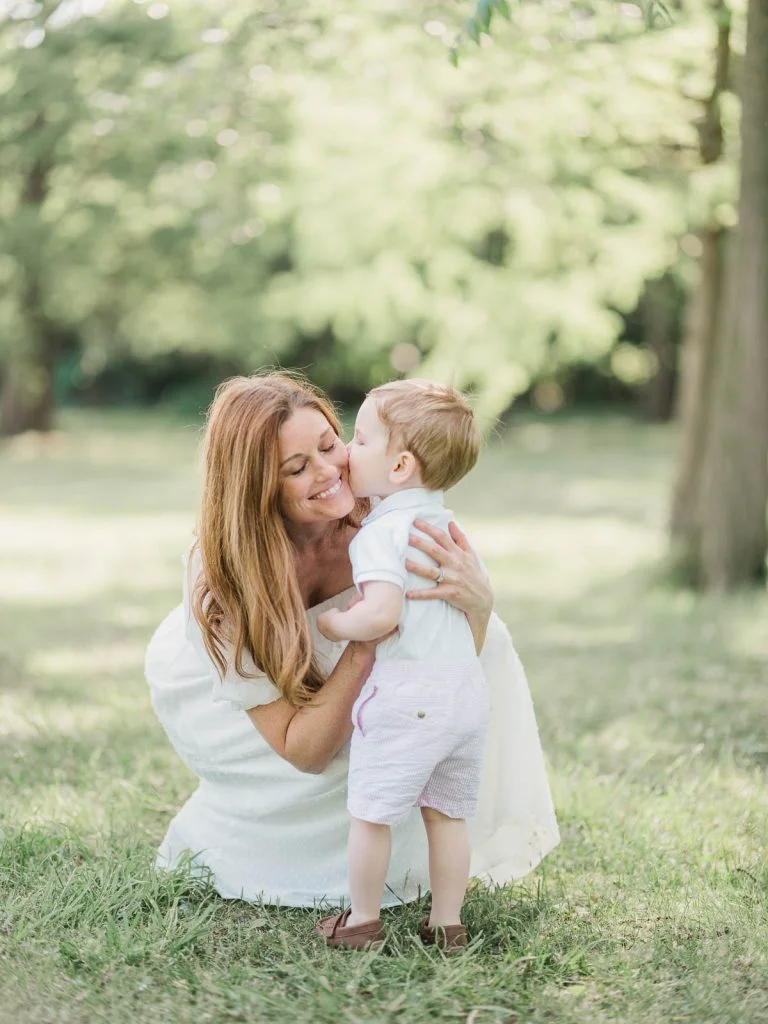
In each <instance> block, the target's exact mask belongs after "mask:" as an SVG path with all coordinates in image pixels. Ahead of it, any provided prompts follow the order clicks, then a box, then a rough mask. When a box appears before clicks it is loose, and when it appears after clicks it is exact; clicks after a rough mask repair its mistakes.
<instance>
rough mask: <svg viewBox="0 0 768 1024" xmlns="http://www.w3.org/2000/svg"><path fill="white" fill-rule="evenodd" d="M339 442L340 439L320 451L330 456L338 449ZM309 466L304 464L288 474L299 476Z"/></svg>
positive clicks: (334, 440)
mask: <svg viewBox="0 0 768 1024" xmlns="http://www.w3.org/2000/svg"><path fill="white" fill-rule="evenodd" d="M338 441H339V439H338V437H336V438H334V439H333V441H331V443H330V444H329V445H328V447H327V448H321V449H320V451H321V452H322V453H323V455H328V454H329V453H330V452H332V451H333V449H334V448H335V447H336V445H337V444H338ZM307 465H308V463H306V462H303V463H302V464H301V465H300V466H299V468H298V469H292V470H291V472H290V473H289V474H288V476H299V474H300V473H303V472H304V470H305V469H306V468H307Z"/></svg>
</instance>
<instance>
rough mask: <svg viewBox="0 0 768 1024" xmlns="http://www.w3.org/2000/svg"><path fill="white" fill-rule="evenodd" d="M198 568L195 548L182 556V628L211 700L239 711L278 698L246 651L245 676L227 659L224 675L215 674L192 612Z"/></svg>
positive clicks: (216, 670) (270, 681)
mask: <svg viewBox="0 0 768 1024" xmlns="http://www.w3.org/2000/svg"><path fill="white" fill-rule="evenodd" d="M200 569H201V565H200V553H199V551H198V550H197V548H196V547H195V548H193V549H192V550H191V552H188V553H187V555H185V557H184V629H185V633H186V637H187V640H189V642H190V644H191V645H192V647H194V649H195V652H196V654H197V655H198V657H199V658H200V660H201V661H202V662H203V664H204V665H205V666H206V667H207V668H208V670H209V672H210V674H211V683H212V693H211V699H212V700H214V701H227V702H228V703H229V704H233V705H234V706H235V707H237V708H240V709H241V710H242V711H248V710H249V709H250V708H255V707H259V706H260V705H261V704H271V703H272V702H273V701H276V700H279V699H280V696H281V694H280V691H279V690H278V689H277V687H276V686H275V685H274V683H273V682H272V680H271V679H269V678H268V676H267V675H266V673H265V672H262V671H261V669H259V668H258V667H257V666H256V664H255V663H254V661H253V658H251V657H250V655H248V654H247V653H246V654H244V655H243V668H244V670H245V672H246V673H247V675H240V673H238V672H236V671H235V667H234V665H233V664H232V661H231V660H230V661H229V664H228V666H227V671H226V672H225V674H224V678H223V679H222V678H221V676H220V675H219V670H218V668H217V666H216V663H215V662H214V661H213V659H212V658H211V656H210V654H209V653H208V649H207V648H206V646H205V642H204V641H203V634H202V632H201V630H200V625H199V623H198V621H197V619H196V618H195V616H194V615H193V614H192V602H191V598H190V595H191V590H192V587H191V581H192V580H194V579H197V576H198V575H199V573H200Z"/></svg>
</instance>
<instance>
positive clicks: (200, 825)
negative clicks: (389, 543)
mask: <svg viewBox="0 0 768 1024" xmlns="http://www.w3.org/2000/svg"><path fill="white" fill-rule="evenodd" d="M353 593H354V588H350V589H349V590H347V591H345V592H343V593H342V594H338V595H337V596H336V597H333V598H331V599H330V600H328V601H324V602H323V603H322V604H319V605H316V606H315V607H313V608H310V609H309V611H308V612H307V617H308V621H309V625H310V630H311V633H312V638H313V642H314V645H315V651H316V653H317V655H318V660H319V662H320V664H321V665H322V667H323V668H324V669H325V670H326V671H329V670H330V669H331V668H332V666H333V665H334V664H335V663H336V661H337V660H338V658H339V657H340V655H341V651H342V650H343V647H344V645H343V644H334V643H331V642H330V641H328V640H326V639H325V638H324V637H323V636H322V634H321V633H320V632H319V631H318V630H317V628H316V625H315V623H316V620H317V616H318V614H319V613H320V612H321V611H322V610H323V609H325V608H331V607H334V606H336V607H346V606H347V604H348V603H349V601H350V599H351V597H352V595H353ZM192 621H194V620H192ZM188 632H189V630H188V609H187V610H186V611H185V607H184V604H181V605H179V606H178V607H177V608H175V609H174V610H173V611H172V612H171V613H170V614H169V615H168V616H167V617H166V618H165V619H164V620H163V622H162V623H161V624H160V626H159V627H158V629H157V630H156V632H155V634H154V636H153V637H152V639H151V641H150V643H149V647H148V649H147V656H146V664H145V669H146V676H147V681H148V682H149V686H150V692H151V696H152V704H153V706H154V709H155V712H156V714H157V716H158V718H159V720H160V722H161V724H162V726H163V728H164V729H165V731H166V733H167V734H168V738H169V739H170V741H171V743H172V744H173V746H174V748H175V750H176V752H177V753H178V754H179V756H180V757H181V759H182V760H183V761H184V763H185V764H186V765H187V767H188V768H190V769H191V771H193V772H194V773H195V775H197V777H198V779H199V783H198V786H197V788H196V789H195V791H194V793H193V794H192V796H191V797H190V798H189V799H188V800H187V802H186V803H185V804H184V806H183V807H182V808H181V810H180V811H179V812H178V814H177V815H176V817H175V818H174V819H173V821H172V822H171V823H170V826H169V827H168V831H167V833H166V836H165V839H164V840H163V843H162V845H161V847H160V850H159V852H158V865H159V866H160V867H172V866H174V865H176V864H178V863H179V862H180V861H182V860H183V859H184V858H186V857H189V856H191V857H192V858H193V861H192V863H193V865H197V866H198V868H199V869H201V870H202V871H205V872H206V873H208V872H210V877H211V879H212V881H213V884H214V886H215V888H216V890H217V891H218V892H219V893H220V895H222V896H224V897H227V898H237V899H244V900H249V901H254V902H256V901H262V902H265V903H279V904H282V905H283V906H300V907H303V906H310V907H311V906H316V905H318V904H320V903H321V902H328V903H332V904H337V903H339V902H341V901H342V900H344V901H347V902H348V900H349V892H348V888H347V871H346V841H347V830H348V827H349V816H348V814H347V809H346V803H347V792H346V790H347V761H348V746H347V747H346V748H345V749H343V750H342V751H340V752H339V754H338V755H337V756H336V757H335V758H334V760H333V762H332V763H331V764H330V766H329V767H328V768H327V769H326V771H324V772H323V773H322V774H320V775H308V774H303V773H302V772H300V771H298V770H297V769H296V768H294V767H293V766H292V765H291V764H289V762H288V761H286V760H284V759H283V758H281V757H280V756H279V755H278V754H276V753H275V752H274V751H273V750H272V748H271V747H270V746H269V745H268V743H267V742H266V740H264V739H263V738H262V736H261V734H260V733H259V732H258V731H257V729H256V728H255V727H254V725H253V724H252V723H251V720H250V719H249V717H248V715H246V714H245V712H244V710H242V708H243V707H246V706H252V705H254V704H261V703H265V702H266V701H267V700H268V699H276V698H277V697H278V696H279V694H278V693H277V691H276V690H274V688H273V687H272V684H271V683H270V682H269V680H267V679H266V678H262V679H257V680H253V681H248V680H240V681H239V686H238V681H234V683H233V681H232V680H231V679H225V680H224V684H222V683H220V682H219V681H218V678H217V677H216V676H215V674H214V672H213V669H212V666H211V663H210V661H207V662H206V660H204V656H203V654H202V653H201V649H200V645H199V644H198V643H193V640H192V639H190V637H189V636H188V635H187V634H188ZM481 662H482V665H483V668H484V671H485V672H486V675H487V678H488V682H489V686H490V690H491V700H492V706H493V712H492V721H491V726H490V730H489V738H488V745H487V748H486V752H485V766H484V770H483V782H482V786H481V791H480V802H479V808H478V814H477V816H476V818H475V819H474V820H473V821H472V823H471V828H472V835H473V859H472V871H473V874H474V875H477V876H479V877H480V878H481V879H483V880H484V881H485V882H487V883H488V884H496V883H498V884H502V883H504V882H507V881H509V880H511V879H516V878H521V877H522V876H523V875H525V874H527V873H528V872H529V871H531V870H532V869H533V868H534V867H535V866H536V865H537V864H538V863H539V861H540V860H541V859H542V857H544V856H545V854H546V853H548V852H549V851H550V850H551V849H552V848H553V847H554V846H556V845H557V843H558V841H559V834H558V829H557V822H556V819H555V814H554V810H553V807H552V800H551V796H550V792H549V785H548V782H547V775H546V770H545V766H544V759H543V755H542V750H541V745H540V743H539V736H538V731H537V728H536V719H535V717H534V712H533V705H532V703H531V697H530V693H529V691H528V684H527V682H526V678H525V673H524V672H523V668H522V665H521V664H520V660H519V659H518V657H517V654H516V653H515V650H514V647H513V646H512V641H511V639H510V636H509V634H508V632H507V630H506V627H505V626H504V624H503V623H502V622H501V620H500V619H499V618H498V617H497V616H496V615H494V616H492V618H491V622H490V625H489V628H488V635H487V638H486V642H485V646H484V648H483V651H482V655H481ZM265 687H266V688H268V690H272V691H273V692H272V694H271V695H269V696H268V695H267V693H268V690H265ZM249 691H250V692H251V693H252V694H253V696H252V697H249V696H248V693H249ZM238 693H242V699H241V700H240V707H238V706H237V703H236V702H237V700H238ZM214 694H215V697H214V696H213V695H214ZM428 888H429V881H428V870H427V846H426V838H425V835H424V828H423V825H422V822H421V816H420V814H419V812H418V810H416V809H414V811H413V812H412V813H411V815H410V817H409V818H408V820H407V821H406V822H405V823H403V824H402V825H399V826H396V827H395V828H393V830H392V859H391V863H390V869H389V876H388V879H387V890H386V892H385V899H384V903H385V905H394V904H397V903H399V902H401V901H408V900H412V899H415V898H417V897H418V896H419V894H420V893H421V892H424V891H425V890H427V889H428Z"/></svg>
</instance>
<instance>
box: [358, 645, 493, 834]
mask: <svg viewBox="0 0 768 1024" xmlns="http://www.w3.org/2000/svg"><path fill="white" fill-rule="evenodd" d="M489 718H490V699H489V695H488V687H487V684H486V681H485V676H484V674H483V670H482V668H481V667H480V662H479V661H475V662H467V663H463V664H462V663H460V664H441V665H435V664H427V663H425V662H420V661H401V660H393V661H377V662H376V664H375V665H374V667H373V671H372V672H371V674H370V676H369V677H368V680H367V682H366V683H365V686H364V687H363V689H362V691H361V693H360V696H359V697H358V698H357V700H356V701H355V704H354V707H353V708H352V722H353V724H354V732H353V733H352V744H351V747H350V754H349V792H348V799H347V807H348V809H349V813H350V814H352V815H353V817H355V818H359V819H360V820H362V821H371V822H375V823H378V824H382V825H395V824H397V823H398V822H400V821H404V820H405V819H406V818H407V817H408V815H409V813H410V811H411V808H412V807H414V806H416V807H433V808H435V810H438V811H440V812H441V813H442V814H445V815H446V816H447V817H449V818H470V817H472V815H473V814H474V813H475V808H476V805H477V794H478V790H479V788H480V775H481V770H482V762H483V751H484V748H485V736H486V731H487V728H488V720H489Z"/></svg>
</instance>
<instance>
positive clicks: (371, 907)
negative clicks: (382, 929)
mask: <svg viewBox="0 0 768 1024" xmlns="http://www.w3.org/2000/svg"><path fill="white" fill-rule="evenodd" d="M391 848H392V837H391V832H390V827H389V825H376V824H374V823H373V822H371V821H361V820H360V819H359V818H352V823H351V825H350V827H349V840H348V843H347V865H348V872H349V891H350V894H351V896H352V913H351V914H350V915H349V919H348V920H347V921H346V925H347V926H349V927H353V926H354V925H357V924H363V922H365V921H375V920H377V918H378V917H379V914H380V912H381V900H382V897H383V896H384V885H385V883H386V880H387V870H388V868H389V858H390V853H391Z"/></svg>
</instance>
